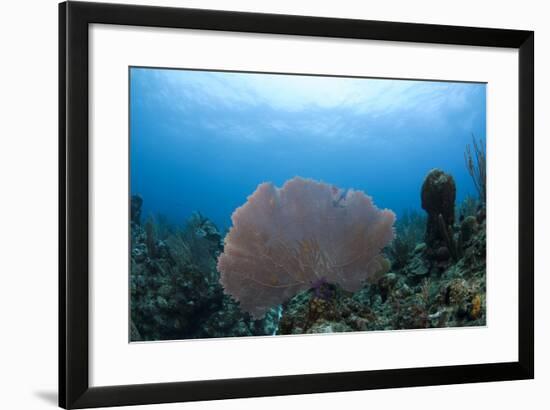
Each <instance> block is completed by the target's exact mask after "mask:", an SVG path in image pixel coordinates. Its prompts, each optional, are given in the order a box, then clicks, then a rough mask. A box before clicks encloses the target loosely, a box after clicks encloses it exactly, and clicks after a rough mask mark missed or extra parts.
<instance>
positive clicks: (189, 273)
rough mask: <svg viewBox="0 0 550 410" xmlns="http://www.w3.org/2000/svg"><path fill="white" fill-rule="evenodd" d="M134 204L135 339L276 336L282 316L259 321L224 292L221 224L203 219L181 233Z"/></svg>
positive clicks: (134, 201) (132, 333)
mask: <svg viewBox="0 0 550 410" xmlns="http://www.w3.org/2000/svg"><path fill="white" fill-rule="evenodd" d="M142 203H143V200H142V199H141V197H139V196H137V195H135V196H132V201H131V273H130V293H131V298H130V313H131V323H130V340H131V341H148V340H175V339H190V338H208V337H231V336H253V335H271V334H273V333H274V332H275V330H276V328H277V322H278V311H277V310H276V309H273V310H272V311H269V312H268V314H267V315H266V317H265V318H264V319H263V320H253V319H252V318H251V317H250V315H249V314H248V313H245V312H243V311H242V310H241V309H240V308H239V306H238V303H237V302H236V301H235V300H234V299H233V298H231V297H230V296H227V295H225V294H224V292H223V288H222V286H221V285H220V283H219V274H218V272H217V270H216V261H217V257H218V255H219V254H220V252H221V251H222V250H223V241H222V236H221V234H220V232H219V231H218V229H217V228H216V227H215V225H214V224H213V223H212V222H211V221H210V220H208V219H206V218H204V217H203V216H201V215H200V214H195V215H193V216H192V217H191V218H190V220H189V221H187V223H186V225H185V226H184V227H183V228H182V229H181V228H180V229H178V228H177V227H173V226H170V225H168V224H166V223H165V222H163V221H157V220H154V219H153V218H149V219H148V220H147V221H146V222H145V223H144V224H141V222H140V215H141V206H142Z"/></svg>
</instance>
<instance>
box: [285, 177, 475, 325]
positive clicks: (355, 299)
mask: <svg viewBox="0 0 550 410" xmlns="http://www.w3.org/2000/svg"><path fill="white" fill-rule="evenodd" d="M455 189H456V188H455V184H454V180H453V178H452V176H450V175H448V174H445V173H444V172H443V171H441V170H432V171H430V173H429V174H428V175H427V177H426V179H425V182H424V184H423V186H422V200H423V207H424V209H426V211H427V213H428V224H429V223H430V213H431V214H432V216H433V217H432V219H431V223H432V226H430V227H427V228H426V235H425V238H426V242H420V241H418V239H417V240H415V239H410V238H409V239H407V238H406V235H407V231H408V229H415V230H416V231H418V230H419V229H420V230H421V229H422V223H420V221H422V219H419V218H415V219H414V220H411V219H410V218H409V217H407V218H406V219H405V222H401V224H404V225H409V224H415V225H416V226H415V227H411V226H402V227H401V228H399V224H400V222H399V220H398V222H397V226H398V229H397V236H396V238H395V240H394V241H393V243H392V246H390V247H389V248H388V249H387V252H388V253H389V255H390V257H391V259H392V261H393V264H392V267H391V269H392V271H391V272H388V273H386V274H385V275H383V276H382V277H381V278H379V279H378V280H377V281H375V282H370V283H365V285H364V286H363V287H362V288H361V289H360V290H358V291H356V292H354V293H353V292H346V291H345V290H344V289H342V288H341V287H340V286H338V285H337V284H330V283H321V284H320V285H318V286H320V287H321V290H319V289H316V288H312V289H308V290H304V291H302V292H300V293H299V294H298V295H296V296H295V297H294V298H292V299H291V300H290V301H289V302H288V303H285V304H284V305H283V314H282V317H281V321H280V323H279V333H280V334H300V333H319V332H348V331H365V330H395V329H419V328H433V327H455V326H483V325H485V323H486V319H485V311H486V310H485V303H486V301H485V294H486V288H485V277H486V273H485V272H486V271H485V269H486V265H485V246H486V245H485V243H486V240H485V217H484V215H485V214H484V212H480V211H479V209H478V211H477V212H476V216H473V215H468V216H466V217H463V218H461V221H460V223H459V224H455V220H454V212H455V210H454V207H455V204H454V201H455ZM480 209H483V208H480ZM400 233H402V234H404V235H405V237H404V238H400ZM417 237H420V235H418V234H417ZM428 239H429V240H430V241H428ZM398 241H400V242H398ZM396 242H398V245H396ZM407 242H410V243H409V244H407V245H402V244H403V243H407ZM415 243H416V245H414V244H415ZM413 246H414V248H413ZM401 248H404V249H406V251H401V250H400V249H401ZM411 248H413V249H411ZM399 252H403V255H402V256H398V257H396V254H397V253H399ZM323 289H324V290H323ZM327 289H328V290H327Z"/></svg>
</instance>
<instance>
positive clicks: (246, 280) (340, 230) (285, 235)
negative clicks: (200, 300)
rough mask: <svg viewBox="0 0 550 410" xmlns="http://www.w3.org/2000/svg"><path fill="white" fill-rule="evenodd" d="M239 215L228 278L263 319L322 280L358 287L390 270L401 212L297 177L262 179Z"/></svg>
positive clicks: (229, 287)
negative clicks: (277, 181)
mask: <svg viewBox="0 0 550 410" xmlns="http://www.w3.org/2000/svg"><path fill="white" fill-rule="evenodd" d="M232 221H233V226H232V228H231V230H230V231H229V233H228V235H227V237H226V238H225V248H224V252H223V254H221V255H220V257H219V258H218V270H219V272H220V273H221V276H220V282H221V284H222V285H223V287H224V290H225V292H226V293H227V294H230V295H232V296H233V297H234V298H235V299H236V300H238V301H239V302H240V305H241V308H242V309H243V310H245V311H247V312H249V313H250V314H251V315H252V316H253V317H255V318H260V317H262V316H263V315H264V314H265V312H266V311H267V310H268V309H269V308H271V307H273V306H277V305H279V304H281V303H283V302H285V301H286V300H288V299H290V298H291V297H292V296H294V295H295V294H296V293H298V292H299V291H301V290H305V289H308V288H310V287H311V284H312V283H314V282H316V281H318V280H320V279H323V280H325V281H327V282H331V283H337V284H339V285H340V286H342V288H343V289H345V290H348V291H351V292H353V291H356V290H358V289H359V288H360V287H361V286H362V285H363V282H364V281H365V280H366V279H368V278H369V277H371V276H373V275H376V274H377V273H379V272H380V271H381V270H382V269H387V263H386V260H385V259H384V258H383V256H382V255H381V254H380V251H381V249H382V248H383V247H384V246H386V245H387V244H388V243H389V242H390V241H391V240H392V239H393V236H394V232H393V223H394V221H395V215H394V213H393V212H392V211H390V210H387V209H386V210H379V209H378V208H376V207H375V206H374V205H373V203H372V200H371V198H370V197H368V196H366V195H365V194H364V193H363V192H361V191H353V190H347V191H345V190H342V189H339V188H337V187H335V186H332V185H328V184H325V183H321V182H316V181H313V180H311V179H304V178H300V177H295V178H293V179H291V180H289V181H287V182H286V183H285V184H284V185H283V187H282V188H276V187H274V186H273V185H272V184H271V183H263V184H260V185H259V186H258V187H257V189H256V191H255V192H254V193H253V194H252V195H251V196H249V197H248V201H247V202H246V203H245V204H244V205H243V206H241V207H240V208H238V209H237V210H235V212H234V213H233V215H232Z"/></svg>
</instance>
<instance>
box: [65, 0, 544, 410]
mask: <svg viewBox="0 0 550 410" xmlns="http://www.w3.org/2000/svg"><path fill="white" fill-rule="evenodd" d="M59 24H60V31H59V101H60V107H59V158H60V165H59V184H60V189H59V195H60V197H59V204H60V205H59V207H60V209H59V215H60V218H59V220H60V226H59V238H60V239H59V241H60V246H59V295H60V301H59V332H60V335H59V336H60V337H59V405H60V406H61V407H64V408H87V407H100V406H119V405H132V404H148V403H166V402H179V401H196V400H213V399H226V398H238V397H258V396H270V395H289V394H304V393H318V392H337V391H348V390H360V389H379V388H392V387H408V386H425V385H442V384H456V383H474V382H485V381H500V380H517V379H530V378H533V377H534V312H533V309H534V302H533V294H534V280H533V277H534V274H533V273H534V272H533V269H534V253H533V252H534V251H533V249H534V230H533V220H534V202H533V201H534V185H533V182H534V178H533V173H534V168H533V158H534V146H533V141H534V128H533V124H534V119H533V115H534V65H533V62H534V33H533V32H531V31H519V30H509V29H494V28H491V29H489V28H472V27H454V26H453V27H451V26H441V25H425V24H411V23H395V22H381V21H366V20H349V19H337V18H320V17H307V16H291V15H274V14H257V13H241V12H227V11H212V10H198V9H181V8H166V7H149V6H130V5H116V4H105V3H79V2H65V3H61V4H60V5H59Z"/></svg>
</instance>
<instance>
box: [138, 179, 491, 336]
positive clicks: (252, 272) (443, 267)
mask: <svg viewBox="0 0 550 410" xmlns="http://www.w3.org/2000/svg"><path fill="white" fill-rule="evenodd" d="M455 196H456V187H455V182H454V179H453V177H452V176H451V175H449V174H447V173H445V172H443V171H442V170H438V169H435V170H432V171H430V172H429V173H428V175H427V176H426V178H425V180H424V183H423V185H422V187H421V198H422V207H423V209H424V210H425V211H426V215H423V214H420V213H418V212H414V211H408V212H405V213H404V214H403V215H402V216H401V217H400V218H399V219H398V220H397V221H396V223H395V233H394V231H393V229H392V224H393V222H394V215H393V213H391V212H389V211H380V210H378V209H377V208H376V207H374V205H373V204H372V201H371V200H370V198H368V197H367V196H365V195H364V194H363V193H361V192H355V191H343V190H340V189H338V188H335V187H333V186H330V185H326V184H322V183H318V182H315V181H311V180H305V179H302V178H295V179H293V180H291V181H288V182H287V183H286V184H285V185H284V186H283V187H282V188H280V189H277V188H275V187H273V186H272V185H270V184H262V185H260V186H259V187H258V189H257V190H256V192H254V194H253V195H251V196H250V197H249V198H248V202H247V203H246V204H245V205H243V206H242V207H241V208H239V209H238V210H237V211H236V212H235V213H234V215H233V228H232V229H231V231H230V232H229V234H228V235H226V237H225V241H224V239H223V235H222V234H221V233H220V232H219V230H218V229H217V228H216V226H215V225H214V224H213V223H212V222H211V221H210V220H209V219H208V218H206V217H204V216H203V215H201V214H200V213H195V214H193V215H191V217H190V218H189V219H188V221H187V222H186V223H185V225H184V226H173V225H171V224H169V223H168V222H167V221H166V220H165V219H164V218H162V217H159V216H157V217H154V218H153V217H148V218H147V219H146V220H145V222H144V223H142V222H141V219H142V211H141V207H142V204H143V199H142V198H141V197H139V196H137V195H134V196H132V202H131V222H130V224H131V276H130V287H131V305H130V307H131V309H130V310H131V317H130V325H129V335H130V340H132V341H147V340H169V339H189V338H209V337H234V336H258V335H275V334H304V333H332V332H350V331H369V330H395V329H420V328H436V327H456V326H483V325H485V323H486V296H485V295H486V221H485V204H484V202H481V201H478V200H475V199H473V198H471V197H468V198H466V199H465V200H464V201H463V202H462V204H460V205H459V206H458V207H457V209H456V210H455ZM455 211H456V214H455ZM394 235H395V237H394ZM393 237H394V239H393V241H392V238H393ZM390 241H391V242H390ZM224 242H225V244H224ZM382 248H383V249H382ZM384 255H386V256H387V258H386V257H385V256H384ZM260 317H261V318H262V319H259V318H260Z"/></svg>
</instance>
